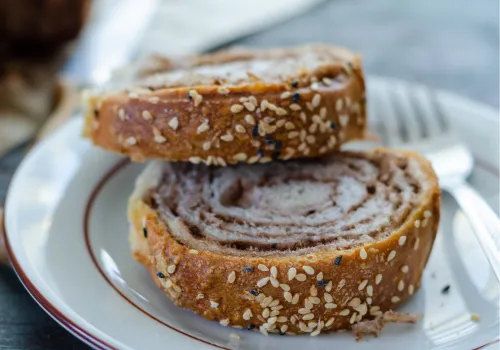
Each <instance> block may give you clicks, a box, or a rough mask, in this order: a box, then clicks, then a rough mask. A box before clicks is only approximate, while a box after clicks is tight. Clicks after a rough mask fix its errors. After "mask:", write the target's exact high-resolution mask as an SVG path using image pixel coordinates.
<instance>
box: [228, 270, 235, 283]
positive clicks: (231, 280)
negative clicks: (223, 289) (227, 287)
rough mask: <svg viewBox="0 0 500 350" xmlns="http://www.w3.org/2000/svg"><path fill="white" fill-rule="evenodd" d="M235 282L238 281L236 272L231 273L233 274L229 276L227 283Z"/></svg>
mask: <svg viewBox="0 0 500 350" xmlns="http://www.w3.org/2000/svg"><path fill="white" fill-rule="evenodd" d="M235 280H236V272H234V271H231V273H230V274H229V276H227V281H228V282H229V283H234V281H235Z"/></svg>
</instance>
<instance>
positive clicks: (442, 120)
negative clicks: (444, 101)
mask: <svg viewBox="0 0 500 350" xmlns="http://www.w3.org/2000/svg"><path fill="white" fill-rule="evenodd" d="M427 92H428V94H429V100H430V102H431V106H432V110H433V112H434V114H435V115H436V117H437V121H438V124H439V127H440V130H441V131H442V132H445V131H448V130H449V129H450V120H449V119H448V117H447V116H446V115H445V113H444V112H443V109H442V108H441V102H439V101H438V99H437V93H436V92H435V91H434V90H430V89H428V91H427Z"/></svg>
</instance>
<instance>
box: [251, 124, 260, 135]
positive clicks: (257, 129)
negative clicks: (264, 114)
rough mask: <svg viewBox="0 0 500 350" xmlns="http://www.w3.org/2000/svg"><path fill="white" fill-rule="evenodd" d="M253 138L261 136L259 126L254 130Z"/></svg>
mask: <svg viewBox="0 0 500 350" xmlns="http://www.w3.org/2000/svg"><path fill="white" fill-rule="evenodd" d="M252 136H253V137H257V136H259V126H258V125H255V126H254V127H253V129H252Z"/></svg>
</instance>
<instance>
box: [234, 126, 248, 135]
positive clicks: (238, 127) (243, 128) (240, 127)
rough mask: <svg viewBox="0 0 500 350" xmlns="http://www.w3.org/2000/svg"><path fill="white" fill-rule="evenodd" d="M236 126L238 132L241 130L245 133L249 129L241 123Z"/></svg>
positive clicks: (241, 132)
mask: <svg viewBox="0 0 500 350" xmlns="http://www.w3.org/2000/svg"><path fill="white" fill-rule="evenodd" d="M234 128H235V129H236V132H239V133H240V134H244V133H246V131H247V130H246V129H245V127H244V126H243V125H241V124H236V126H235V127H234Z"/></svg>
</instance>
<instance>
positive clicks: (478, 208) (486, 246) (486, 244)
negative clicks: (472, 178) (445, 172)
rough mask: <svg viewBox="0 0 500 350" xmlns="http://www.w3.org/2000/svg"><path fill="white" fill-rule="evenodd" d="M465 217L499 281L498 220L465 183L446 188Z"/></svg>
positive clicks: (499, 229)
mask: <svg viewBox="0 0 500 350" xmlns="http://www.w3.org/2000/svg"><path fill="white" fill-rule="evenodd" d="M445 190H446V191H447V192H449V193H450V194H451V195H452V196H453V197H454V198H455V200H456V201H457V203H458V205H459V206H460V208H461V209H462V211H463V212H464V214H465V215H466V216H467V219H468V220H469V223H470V224H471V226H472V229H473V231H474V233H475V234H476V237H477V239H478V240H479V243H480V244H481V247H482V248H483V251H484V253H485V255H486V258H487V259H488V261H489V262H490V264H491V266H492V268H493V271H494V272H495V275H496V277H497V279H498V281H500V219H499V218H498V216H497V215H496V214H495V212H494V211H493V210H492V209H491V207H490V206H489V205H488V204H487V203H486V201H485V200H484V199H483V198H482V197H481V196H480V195H479V193H477V192H476V190H474V189H473V188H472V187H471V186H470V185H469V184H468V183H467V182H465V181H461V182H460V183H454V184H453V186H449V187H446V188H445Z"/></svg>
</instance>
